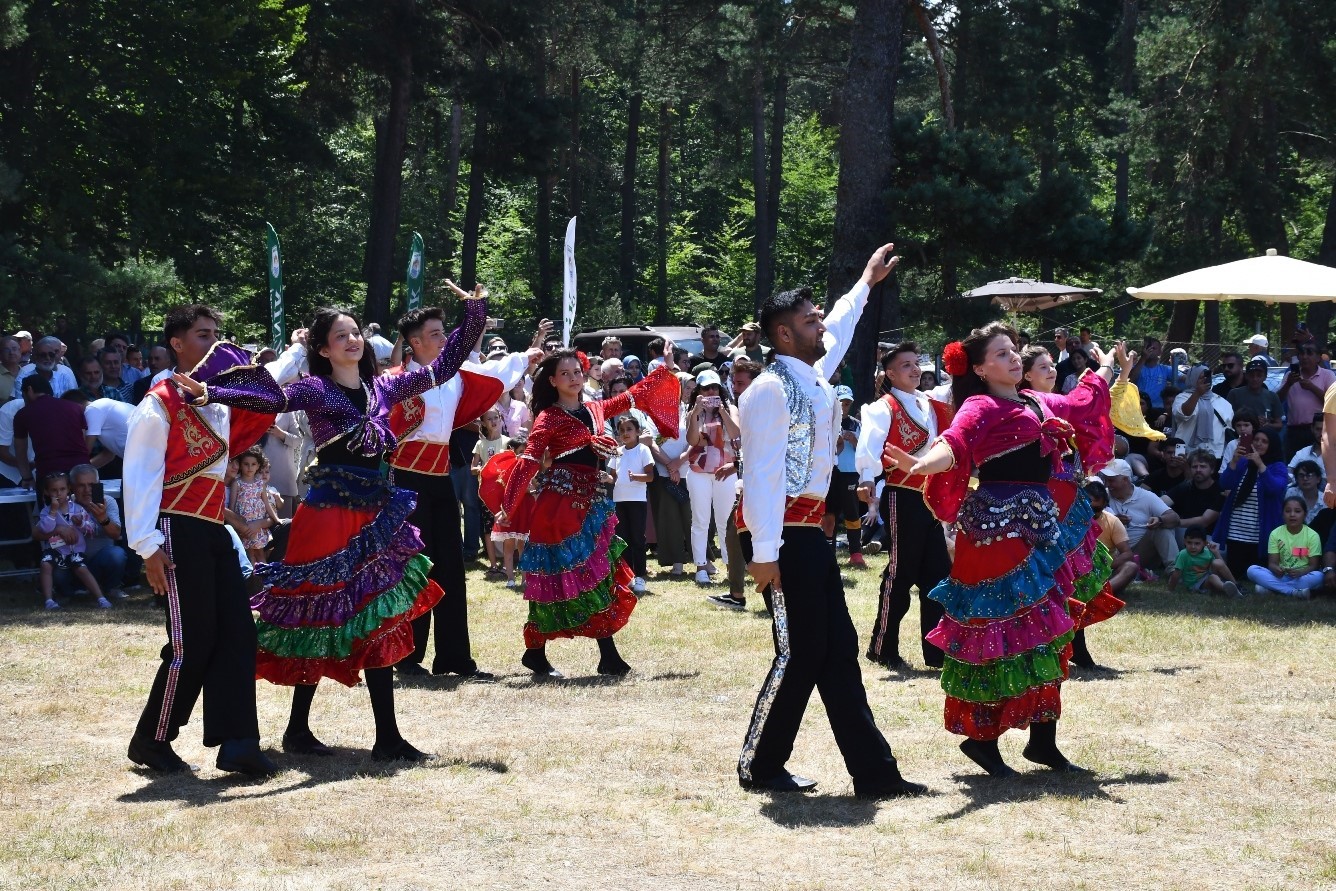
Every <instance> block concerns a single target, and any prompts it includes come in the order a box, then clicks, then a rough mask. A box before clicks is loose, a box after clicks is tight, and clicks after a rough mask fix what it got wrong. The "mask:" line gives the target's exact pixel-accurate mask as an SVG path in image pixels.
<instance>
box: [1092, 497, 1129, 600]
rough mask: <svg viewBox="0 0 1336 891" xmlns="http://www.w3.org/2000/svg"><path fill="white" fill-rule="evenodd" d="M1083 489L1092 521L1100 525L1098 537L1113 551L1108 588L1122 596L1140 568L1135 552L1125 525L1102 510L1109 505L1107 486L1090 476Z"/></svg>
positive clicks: (1114, 594)
mask: <svg viewBox="0 0 1336 891" xmlns="http://www.w3.org/2000/svg"><path fill="white" fill-rule="evenodd" d="M1085 493H1086V495H1087V496H1088V497H1089V498H1090V506H1091V508H1093V509H1094V511H1095V517H1094V519H1095V523H1096V525H1098V526H1099V540H1100V543H1101V544H1103V545H1104V547H1106V548H1108V549H1109V553H1110V554H1112V555H1113V574H1112V575H1110V576H1109V588H1110V589H1111V590H1112V592H1113V596H1114V597H1122V596H1123V591H1125V590H1127V586H1128V585H1130V584H1131V583H1132V582H1133V581H1134V580H1135V579H1136V577H1137V572H1138V571H1139V570H1140V569H1141V567H1140V566H1138V565H1137V560H1136V555H1135V554H1133V553H1132V546H1131V545H1129V544H1128V543H1127V542H1128V539H1127V527H1126V526H1124V525H1123V521H1122V520H1120V519H1118V518H1117V517H1115V516H1114V515H1113V514H1111V513H1109V512H1108V511H1107V510H1105V508H1106V507H1108V506H1109V490H1108V489H1107V488H1106V487H1105V485H1104V484H1103V483H1102V482H1100V481H1099V480H1091V481H1090V482H1088V483H1086V485H1085Z"/></svg>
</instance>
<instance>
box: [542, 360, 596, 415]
mask: <svg viewBox="0 0 1336 891" xmlns="http://www.w3.org/2000/svg"><path fill="white" fill-rule="evenodd" d="M563 359H574V360H575V361H576V362H577V363H579V365H580V368H581V369H583V368H584V363H583V362H580V357H579V356H578V355H576V351H575V350H571V349H560V350H557V351H555V352H554V353H552V354H551V355H549V356H548V357H547V358H546V359H544V360H543V361H542V362H539V363H538V368H537V369H535V371H534V373H533V395H532V396H531V397H530V398H529V410H530V411H532V412H533V414H534V417H538V413H539V412H540V411H542V410H543V409H545V408H548V407H550V406H552V405H555V404H556V402H557V399H558V398H559V397H560V396H561V394H560V393H558V392H557V388H556V385H555V384H553V383H552V376H553V375H555V374H556V373H557V366H558V365H560V364H561V361H562V360H563Z"/></svg>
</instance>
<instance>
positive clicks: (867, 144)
mask: <svg viewBox="0 0 1336 891" xmlns="http://www.w3.org/2000/svg"><path fill="white" fill-rule="evenodd" d="M904 11H905V10H904V0H859V2H858V5H857V9H856V11H855V13H854V27H853V31H852V33H853V37H852V40H851V41H850V47H849V63H848V67H847V68H846V70H845V80H844V89H843V94H842V103H841V106H842V107H841V113H842V115H843V119H844V122H845V124H846V126H844V127H842V128H841V133H840V174H839V181H838V184H837V186H836V193H835V233H834V236H835V237H834V245H833V248H834V249H833V253H832V257H831V263H830V274H829V277H828V278H827V280H826V291H827V295H828V298H829V299H834V298H835V297H837V296H838V295H839V294H842V293H844V292H845V291H847V290H848V289H849V287H850V286H851V285H852V284H853V283H854V282H855V281H857V280H858V278H859V276H860V275H861V274H862V271H863V267H864V266H865V265H866V264H867V258H868V257H869V256H870V255H871V254H872V252H873V251H874V250H876V248H877V247H878V246H879V245H881V244H884V243H885V242H887V241H889V240H890V238H891V234H892V231H893V228H894V227H893V222H892V219H891V213H890V208H889V206H888V205H887V198H886V196H887V193H888V191H889V190H890V187H891V179H892V176H893V174H894V172H895V155H894V149H895V142H894V138H893V137H894V132H893V131H894V122H895V117H894V104H895V88H896V78H897V75H898V73H899V66H900V40H901V34H902V33H903V23H904ZM887 299H889V300H891V301H892V302H894V300H895V293H894V291H893V290H892V289H891V288H890V287H889V286H888V283H887V282H884V281H883V282H882V283H881V284H879V285H878V286H877V287H876V288H875V289H874V290H873V292H872V296H871V297H870V298H869V301H870V302H869V311H868V312H867V313H865V314H864V318H863V319H862V320H861V321H860V322H859V324H858V328H857V329H856V331H855V334H854V342H853V344H852V346H851V348H850V350H849V355H848V360H847V361H848V362H849V363H850V364H851V365H852V367H853V372H854V387H855V390H854V396H855V398H856V399H857V400H858V401H859V403H863V402H868V401H869V400H870V399H871V396H872V380H873V368H872V366H873V364H874V363H875V361H876V353H877V349H876V347H877V333H878V324H879V321H880V318H881V314H882V313H883V312H884V311H885V310H884V308H883V307H882V305H881V303H882V301H883V300H887Z"/></svg>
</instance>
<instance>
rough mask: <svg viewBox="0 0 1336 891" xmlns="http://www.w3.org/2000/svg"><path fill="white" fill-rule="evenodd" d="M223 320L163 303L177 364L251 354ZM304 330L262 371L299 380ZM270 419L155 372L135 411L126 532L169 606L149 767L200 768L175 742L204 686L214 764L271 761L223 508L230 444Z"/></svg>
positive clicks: (245, 768) (143, 752)
mask: <svg viewBox="0 0 1336 891" xmlns="http://www.w3.org/2000/svg"><path fill="white" fill-rule="evenodd" d="M221 321H222V316H220V315H219V314H218V312H217V311H216V310H214V309H211V308H210V307H207V306H204V305H202V304H194V305H191V306H185V307H178V308H176V309H173V310H171V311H170V312H168V313H167V318H166V321H165V323H164V335H165V339H166V341H167V343H168V345H169V346H170V347H171V349H172V352H173V353H174V354H175V356H176V367H177V368H178V369H181V370H183V371H185V373H186V374H189V375H191V376H192V377H195V379H196V380H200V381H203V380H207V378H208V375H210V374H212V373H216V372H217V371H220V370H222V369H224V368H227V367H230V366H232V365H236V364H239V363H244V362H245V361H246V357H245V356H244V355H243V354H242V353H241V351H240V350H238V349H237V348H236V347H234V346H233V345H231V344H226V343H220V342H219V339H218V328H219V325H220V323H221ZM304 337H305V332H304V331H298V332H295V333H294V335H293V340H294V345H293V346H292V347H290V348H289V349H288V350H286V351H285V352H284V353H283V355H281V356H280V357H279V358H278V360H277V361H275V362H271V363H269V364H268V365H266V366H265V373H267V374H269V375H270V376H271V377H273V378H274V379H275V380H277V381H278V382H279V383H280V384H281V383H286V382H288V381H291V380H294V379H296V377H297V372H298V369H299V368H300V367H301V364H302V362H303V360H304V359H305V358H306V349H305V347H304V346H303V345H302V341H303V340H304ZM215 366H216V367H215ZM166 373H167V372H163V374H166ZM161 377H162V375H159V378H161ZM272 423H273V416H272V415H259V414H255V413H253V412H247V411H243V410H242V409H229V408H228V407H227V406H224V405H218V404H212V405H202V406H194V405H190V404H189V399H188V397H184V396H183V395H182V391H181V390H180V388H179V387H178V386H177V384H176V383H174V382H173V381H171V380H170V379H164V380H157V379H155V384H154V386H153V387H152V388H151V389H150V390H149V392H148V394H147V395H146V396H145V397H144V400H143V401H142V402H140V403H139V405H138V407H136V408H135V411H134V414H132V415H131V416H130V422H129V425H128V428H129V433H128V435H127V438H126V443H125V462H124V464H125V468H124V477H123V482H122V485H123V487H124V494H125V521H126V522H125V534H126V539H127V540H128V542H129V544H130V547H131V548H133V549H134V551H135V553H137V554H138V555H139V556H140V557H142V558H143V559H144V568H145V571H146V574H147V575H148V582H149V586H150V587H151V588H152V589H153V592H154V593H155V594H158V595H162V596H164V597H165V599H166V606H167V638H168V640H167V644H166V646H164V647H163V648H162V662H161V663H160V665H159V666H158V673H157V676H156V677H155V678H154V680H153V686H152V688H151V689H150V691H149V696H148V702H147V703H146V704H145V705H144V711H143V713H142V714H141V715H140V718H139V724H138V726H137V727H136V729H135V734H134V737H133V738H132V739H131V740H130V748H129V757H130V760H131V761H133V762H135V763H136V764H139V765H142V766H144V767H147V768H148V769H150V770H154V771H159V772H163V773H170V772H175V771H181V770H187V769H193V768H191V765H188V764H187V763H186V762H185V761H183V760H182V759H181V758H180V757H179V756H178V755H177V754H176V752H174V751H173V750H172V740H174V739H176V736H177V733H178V731H179V730H180V728H181V726H182V725H183V724H185V723H186V722H187V721H188V720H190V713H191V712H192V711H193V710H194V708H195V701H196V700H197V699H198V698H199V696H200V693H201V692H203V694H204V745H205V746H209V747H212V746H219V751H218V762H217V763H218V768H219V769H220V770H226V771H232V772H236V773H245V774H251V775H254V776H267V775H269V774H272V773H274V772H275V770H276V768H275V767H274V764H273V762H272V761H270V760H269V758H268V757H267V756H266V755H265V754H264V752H262V751H261V750H260V731H259V725H258V722H257V720H256V715H255V620H254V619H253V618H252V616H251V611H250V600H249V598H247V596H246V588H245V584H244V582H243V579H242V576H241V565H240V563H239V562H238V560H237V555H236V551H235V550H233V548H232V538H231V536H229V535H228V533H227V528H226V526H225V521H224V514H225V510H224V506H223V490H224V486H223V476H224V473H225V472H226V470H227V462H228V456H229V454H235V453H238V452H241V451H245V450H246V449H247V448H249V447H250V446H252V445H254V444H255V443H256V442H258V441H259V439H260V437H261V436H262V435H263V434H264V432H265V430H267V429H268V428H269V426H270V425H271V424H272Z"/></svg>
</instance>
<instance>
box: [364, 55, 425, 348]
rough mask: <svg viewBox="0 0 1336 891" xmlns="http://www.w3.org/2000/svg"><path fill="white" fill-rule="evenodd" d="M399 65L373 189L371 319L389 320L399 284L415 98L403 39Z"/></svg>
mask: <svg viewBox="0 0 1336 891" xmlns="http://www.w3.org/2000/svg"><path fill="white" fill-rule="evenodd" d="M397 62H398V64H397V65H396V66H395V69H394V72H393V73H392V74H391V75H390V107H389V109H388V110H387V112H386V114H385V116H384V117H382V118H377V120H376V173H375V179H374V181H373V184H372V189H371V194H372V196H373V197H372V202H371V227H370V232H369V234H368V237H367V244H366V255H365V256H366V259H365V261H364V263H363V269H364V271H365V276H366V285H367V287H366V311H365V313H364V315H365V319H364V321H367V322H379V323H381V324H382V325H388V324H389V322H390V291H391V290H392V288H393V287H394V237H395V235H397V234H398V232H399V203H400V200H401V198H402V196H403V183H404V149H405V146H406V145H407V141H408V113H409V110H410V107H411V105H412V98H413V53H412V50H411V48H410V47H409V45H408V42H407V41H402V42H401V44H400V50H399V58H398V60H397Z"/></svg>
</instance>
